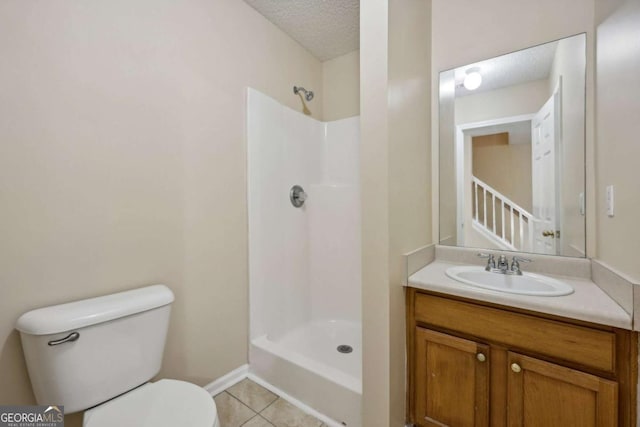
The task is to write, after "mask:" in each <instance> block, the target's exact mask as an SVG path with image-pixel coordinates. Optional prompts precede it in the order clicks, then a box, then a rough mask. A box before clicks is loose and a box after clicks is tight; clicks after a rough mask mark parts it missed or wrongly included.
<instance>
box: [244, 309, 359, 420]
mask: <svg viewBox="0 0 640 427" xmlns="http://www.w3.org/2000/svg"><path fill="white" fill-rule="evenodd" d="M361 337H362V325H361V324H360V323H356V322H350V321H345V320H330V321H312V322H309V323H305V324H303V325H300V326H298V327H297V328H295V329H293V330H291V331H288V332H287V333H286V334H284V335H282V336H281V337H278V338H277V339H271V338H270V337H269V335H263V336H261V337H258V338H256V339H254V340H252V341H251V348H250V370H251V373H252V374H253V375H255V376H257V377H258V378H261V379H263V380H264V381H266V382H268V383H270V384H272V385H274V386H275V387H277V388H279V389H280V390H282V391H284V392H285V393H287V394H289V395H291V396H292V397H294V398H295V399H297V400H299V401H301V402H302V403H304V404H306V405H308V406H309V407H311V408H313V409H314V410H316V411H318V412H320V413H322V414H324V415H326V416H328V417H330V418H331V419H333V420H335V421H337V425H346V426H348V427H360V426H361V415H360V408H361V400H362V343H361ZM345 345H346V346H349V347H351V351H350V352H346V353H345V352H340V351H338V347H339V346H345ZM343 351H344V348H343Z"/></svg>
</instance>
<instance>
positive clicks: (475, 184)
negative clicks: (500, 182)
mask: <svg viewBox="0 0 640 427" xmlns="http://www.w3.org/2000/svg"><path fill="white" fill-rule="evenodd" d="M473 189H474V191H475V195H476V200H475V202H476V215H475V216H476V221H477V220H478V215H480V213H479V212H478V183H477V182H475V181H474V182H473Z"/></svg>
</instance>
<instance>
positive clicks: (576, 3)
mask: <svg viewBox="0 0 640 427" xmlns="http://www.w3.org/2000/svg"><path fill="white" fill-rule="evenodd" d="M593 3H594V2H593V0H589V1H587V2H585V1H584V0H562V1H557V0H540V1H535V2H532V1H528V0H516V1H507V0H486V1H482V2H477V1H474V0H456V1H451V0H433V5H432V7H433V12H432V14H433V20H432V22H433V24H432V25H433V27H432V50H433V55H432V63H431V64H432V66H431V69H432V92H433V93H438V92H437V91H438V74H439V72H440V71H442V70H447V69H450V68H455V67H457V66H460V65H464V64H469V63H474V62H477V61H479V60H482V59H486V58H490V57H493V56H497V55H501V54H504V53H508V52H512V51H514V50H518V49H522V48H526V47H530V46H534V45H536V44H540V43H545V42H548V41H551V40H555V39H558V38H562V37H566V36H570V35H573V34H577V33H581V32H586V33H587V52H588V53H587V68H588V72H587V87H588V93H587V138H586V139H587V165H588V166H589V165H593V156H592V155H593V133H592V126H593V120H592V117H593V108H592V106H593V91H592V90H591V88H592V87H593V75H592V73H591V69H592V67H593V9H594V5H593ZM487 22H492V23H494V24H493V25H486V23H487ZM432 102H433V104H432V111H433V113H432V118H433V128H432V135H433V141H434V142H437V141H438V104H437V102H438V98H437V97H432ZM432 146H433V182H434V192H433V206H438V184H437V182H438V144H437V143H434V144H432ZM592 171H593V169H592V168H589V169H588V170H587V176H589V172H592ZM591 176H593V173H591ZM589 180H592V178H588V188H593V182H591V181H589ZM590 196H591V195H590V194H588V195H587V200H592V198H590ZM587 209H588V211H587V215H588V220H589V221H593V219H594V218H595V210H593V212H591V209H593V204H591V205H588V207H587ZM589 215H590V216H589ZM433 216H434V221H433V229H434V235H435V236H437V230H438V212H437V209H435V210H434V212H433ZM588 228H589V230H590V233H591V234H590V235H589V236H588V241H587V247H588V248H589V250H593V245H594V242H595V239H594V236H595V227H594V225H593V223H590V224H589V227H588Z"/></svg>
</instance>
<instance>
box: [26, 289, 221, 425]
mask: <svg viewBox="0 0 640 427" xmlns="http://www.w3.org/2000/svg"><path fill="white" fill-rule="evenodd" d="M173 301H174V296H173V292H171V290H170V289H169V288H168V287H166V286H164V285H153V286H147V287H144V288H139V289H134V290H131V291H126V292H120V293H116V294H111V295H106V296H102V297H97V298H91V299H86V300H81V301H75V302H71V303H67V304H61V305H55V306H50V307H45V308H40V309H37V310H32V311H29V312H28V313H25V314H23V315H22V316H20V318H19V319H18V321H17V323H16V329H17V330H18V331H20V338H21V340H22V348H23V350H24V357H25V360H26V363H27V369H28V371H29V378H30V379H31V385H32V388H33V391H34V394H35V396H36V400H37V401H38V404H40V405H64V410H65V413H66V414H70V413H74V412H80V411H84V416H83V426H84V427H112V426H120V427H175V426H182V427H220V422H219V420H218V414H217V410H216V406H215V403H214V401H213V399H212V398H211V395H209V393H208V392H207V391H206V390H205V389H203V388H201V387H198V386H196V385H194V384H191V383H188V382H184V381H177V380H170V379H161V380H158V381H156V382H149V381H150V380H151V378H153V377H154V376H156V375H157V374H158V372H159V371H160V366H161V364H162V354H163V351H164V345H165V340H166V336H167V329H168V327H169V317H170V313H171V303H172V302H173Z"/></svg>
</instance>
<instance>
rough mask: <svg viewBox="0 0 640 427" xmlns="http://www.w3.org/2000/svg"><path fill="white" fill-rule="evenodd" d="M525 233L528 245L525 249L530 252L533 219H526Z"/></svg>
mask: <svg viewBox="0 0 640 427" xmlns="http://www.w3.org/2000/svg"><path fill="white" fill-rule="evenodd" d="M527 226H528V227H527V233H528V234H529V235H528V236H527V241H528V243H529V247H528V248H527V249H529V250H530V251H533V219H532V218H527Z"/></svg>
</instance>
